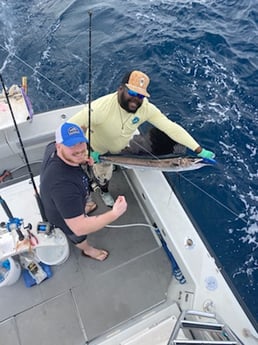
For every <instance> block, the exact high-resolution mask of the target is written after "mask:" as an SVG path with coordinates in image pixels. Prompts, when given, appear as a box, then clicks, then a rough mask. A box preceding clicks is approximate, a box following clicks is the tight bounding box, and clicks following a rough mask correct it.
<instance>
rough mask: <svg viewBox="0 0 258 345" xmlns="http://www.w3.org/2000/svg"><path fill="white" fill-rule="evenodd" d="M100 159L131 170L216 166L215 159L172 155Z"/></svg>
mask: <svg viewBox="0 0 258 345" xmlns="http://www.w3.org/2000/svg"><path fill="white" fill-rule="evenodd" d="M168 156H169V157H168ZM99 159H100V162H106V163H111V164H115V165H119V166H123V167H125V168H129V169H152V170H160V171H166V172H180V171H190V170H197V169H200V168H203V167H205V166H211V165H214V164H216V161H215V160H214V159H207V158H198V157H188V156H183V157H182V156H171V155H166V156H157V157H155V158H149V157H145V156H136V155H131V156H125V155H106V156H100V157H99Z"/></svg>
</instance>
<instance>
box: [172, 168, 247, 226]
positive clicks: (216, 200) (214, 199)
mask: <svg viewBox="0 0 258 345" xmlns="http://www.w3.org/2000/svg"><path fill="white" fill-rule="evenodd" d="M178 175H180V177H182V178H183V179H184V180H186V181H187V182H189V183H190V184H191V185H193V186H194V187H195V188H197V189H199V190H200V191H201V192H202V193H204V194H205V195H207V196H208V197H209V198H210V199H212V200H213V201H215V202H216V203H217V204H219V205H220V206H222V207H223V208H225V209H226V210H227V211H229V212H230V213H232V214H233V215H234V216H236V217H237V218H239V215H238V214H237V213H236V212H234V211H233V210H232V209H230V208H229V207H228V206H226V205H225V204H223V203H222V202H220V201H219V200H218V199H216V198H215V197H214V196H212V195H211V194H209V193H207V192H206V191H205V190H204V189H202V188H201V187H199V186H198V185H197V184H195V183H194V182H192V181H190V180H189V179H188V178H187V177H185V176H184V175H183V174H180V173H178ZM239 219H240V220H242V221H243V222H244V223H246V224H248V220H246V219H245V218H244V217H243V218H239Z"/></svg>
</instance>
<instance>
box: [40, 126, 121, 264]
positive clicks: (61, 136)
mask: <svg viewBox="0 0 258 345" xmlns="http://www.w3.org/2000/svg"><path fill="white" fill-rule="evenodd" d="M81 164H93V161H92V158H88V150H87V139H86V138H85V135H84V133H83V131H82V130H81V128H80V127H79V126H78V125H76V124H74V123H64V124H63V125H61V126H60V127H59V128H58V129H57V130H56V143H55V144H54V143H52V144H50V145H49V146H48V147H47V149H46V152H45V156H44V161H43V164H42V168H41V174H40V195H41V198H42V202H43V205H44V209H45V214H46V217H47V219H48V221H49V222H50V223H51V224H53V225H55V226H56V227H58V228H60V229H62V230H63V232H64V233H65V234H66V235H67V237H68V238H69V239H70V240H71V242H72V243H74V244H75V245H76V247H78V248H79V249H81V250H82V255H84V256H88V257H91V258H93V259H96V260H99V261H103V260H105V259H106V258H107V256H108V252H107V251H106V250H104V249H97V248H94V247H92V246H90V245H89V243H88V242H87V234H90V233H93V232H96V231H99V230H101V229H102V228H103V227H104V226H105V225H107V224H110V223H112V222H113V221H115V220H116V219H117V218H119V217H120V216H121V215H122V214H123V213H124V212H125V211H126V209H127V203H126V200H125V198H124V196H118V198H117V199H116V201H115V203H114V206H113V207H112V209H111V210H109V211H108V212H105V213H103V214H100V215H97V216H87V214H86V212H85V205H86V203H87V200H88V199H89V195H90V187H89V181H88V177H87V175H86V174H85V172H84V170H83V169H82V167H81Z"/></svg>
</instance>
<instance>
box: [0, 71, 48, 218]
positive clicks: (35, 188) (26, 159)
mask: <svg viewBox="0 0 258 345" xmlns="http://www.w3.org/2000/svg"><path fill="white" fill-rule="evenodd" d="M0 80H1V83H2V86H3V90H4V94H5V97H6V100H7V103H8V107H9V109H10V113H11V116H12V119H13V123H14V127H15V130H16V133H17V136H18V139H19V142H20V146H21V149H22V153H23V156H24V159H25V162H26V166H27V169H28V172H29V176H30V180H31V183H32V185H33V189H34V192H35V197H36V200H37V204H38V207H39V210H40V214H41V217H42V219H43V221H44V222H47V217H46V215H45V210H44V207H43V204H42V200H41V198H40V195H39V192H38V190H37V187H36V183H35V180H34V177H33V174H32V170H31V166H30V163H29V160H28V156H27V154H26V151H25V148H24V145H23V142H22V138H21V134H20V131H19V128H18V125H17V123H16V120H15V116H14V113H13V109H12V106H11V102H10V99H9V95H8V92H7V89H6V87H5V83H4V80H3V77H2V74H1V73H0Z"/></svg>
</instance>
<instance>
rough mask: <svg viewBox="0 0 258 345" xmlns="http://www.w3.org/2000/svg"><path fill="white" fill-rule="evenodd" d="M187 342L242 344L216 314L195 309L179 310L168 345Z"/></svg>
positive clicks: (213, 344) (224, 344)
mask: <svg viewBox="0 0 258 345" xmlns="http://www.w3.org/2000/svg"><path fill="white" fill-rule="evenodd" d="M182 334H183V335H184V337H182ZM187 344H194V345H206V344H207V345H216V344H217V345H244V344H243V343H242V342H241V341H240V340H239V339H238V338H237V336H236V335H235V334H234V333H233V332H232V331H231V329H230V328H229V326H227V325H226V324H224V322H223V321H222V320H220V319H219V318H218V316H216V315H215V314H213V313H206V312H200V311H196V310H185V311H182V312H181V314H180V316H179V318H178V320H177V323H176V325H175V327H174V329H173V331H172V334H171V336H170V339H169V341H168V345H187Z"/></svg>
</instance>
